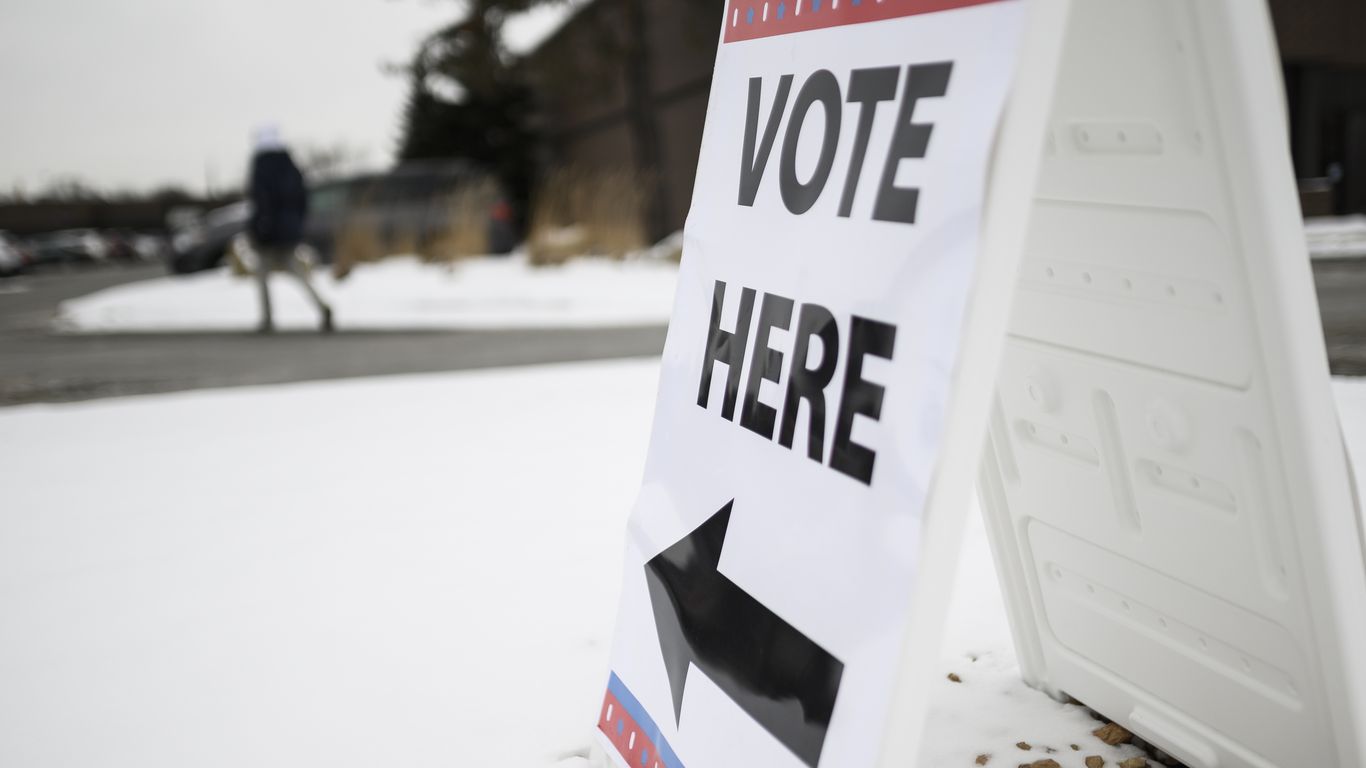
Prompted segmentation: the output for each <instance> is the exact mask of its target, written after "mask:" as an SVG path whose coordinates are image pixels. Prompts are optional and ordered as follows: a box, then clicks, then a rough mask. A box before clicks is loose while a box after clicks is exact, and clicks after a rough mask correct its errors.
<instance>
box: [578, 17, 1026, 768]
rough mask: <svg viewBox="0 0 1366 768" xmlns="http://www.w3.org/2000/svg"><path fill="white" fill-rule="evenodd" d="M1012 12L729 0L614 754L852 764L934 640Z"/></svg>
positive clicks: (624, 622)
mask: <svg viewBox="0 0 1366 768" xmlns="http://www.w3.org/2000/svg"><path fill="white" fill-rule="evenodd" d="M1023 18H1024V5H1023V3H1022V2H1020V1H1019V0H990V1H984V0H731V2H730V4H729V6H728V8H727V10H726V16H725V21H724V28H723V30H722V36H721V43H720V45H719V52H718V54H717V61H716V70H715V74H714V76H713V79H712V90H711V96H710V102H709V105H708V111H707V120H706V127H705V131H704V134H703V140H702V150H701V159H700V162H699V167H698V173H697V181H696V189H695V192H694V198H693V205H692V210H691V212H690V214H689V217H688V222H687V226H686V228H685V230H684V246H683V253H684V255H683V262H682V266H681V270H680V274H679V287H678V293H677V298H676V302H675V307H674V312H673V316H672V319H671V321H670V328H669V335H668V340H667V342H666V345H665V350H664V356H663V372H662V376H661V381H660V385H659V392H658V403H657V406H656V413H655V421H654V428H653V435H652V439H651V443H650V448H649V455H648V458H647V462H646V470H645V478H644V482H643V486H642V488H641V491H640V495H639V497H638V500H637V502H636V505H635V508H634V510H633V513H632V517H631V520H630V523H629V529H628V536H627V547H626V550H627V551H626V557H625V570H624V575H623V583H622V597H621V604H620V609H619V614H618V624H617V631H616V636H615V640H614V648H613V653H612V660H611V664H612V669H611V676H610V681H609V683H608V685H607V690H606V692H605V696H604V700H603V703H602V710H601V712H600V721H599V724H598V726H599V727H598V737H599V742H600V744H601V746H602V749H603V751H605V752H606V753H607V755H608V757H609V759H610V760H611V761H612V762H613V764H615V765H619V766H630V767H631V768H656V766H658V767H659V768H684V766H741V765H744V766H766V767H768V768H801V767H802V766H806V767H808V768H815V767H816V766H818V765H821V766H827V767H828V766H866V765H873V764H874V763H875V762H876V761H877V760H878V758H879V752H880V750H881V749H882V746H883V741H884V736H885V733H884V731H885V730H886V729H887V726H888V724H889V722H891V720H890V718H889V714H890V712H891V711H892V709H893V707H894V706H903V707H904V706H905V705H904V704H902V705H897V704H896V703H895V702H894V699H895V693H896V690H897V688H898V686H899V685H900V683H901V681H900V679H899V678H898V675H897V674H896V670H897V668H898V666H899V664H900V660H901V658H902V652H903V648H904V646H905V643H906V638H907V635H908V628H911V627H912V626H914V628H915V629H916V631H918V632H919V634H923V635H926V636H927V637H928V636H929V635H934V637H933V640H934V642H935V643H937V642H938V639H939V638H938V635H937V634H936V631H937V630H936V629H935V627H936V626H937V625H938V624H939V623H941V622H942V619H941V618H940V617H939V616H938V614H940V613H942V612H943V610H944V602H945V601H946V599H947V585H948V582H949V578H950V577H951V575H952V570H951V566H952V562H951V560H945V561H944V562H938V561H935V562H932V563H927V562H926V560H925V558H924V557H923V556H922V552H925V551H929V550H935V551H937V552H938V551H952V550H953V549H954V547H953V546H952V542H950V543H949V545H948V546H944V542H939V541H935V542H930V541H928V539H930V538H942V534H941V533H940V532H939V531H938V530H935V531H933V532H930V529H929V528H927V526H926V522H925V521H926V518H927V511H928V510H929V506H928V505H927V500H928V498H929V495H930V493H931V486H932V481H935V480H936V471H937V470H941V471H942V462H941V461H939V458H940V454H941V444H942V442H943V436H944V434H945V424H946V423H947V421H948V418H949V414H948V410H949V399H950V394H951V392H952V391H953V385H952V381H951V379H952V374H953V371H954V369H955V364H956V361H957V358H958V355H959V351H960V346H961V343H962V338H963V333H962V329H963V327H964V312H965V306H966V303H967V298H968V291H969V289H970V288H971V287H972V285H973V280H974V273H975V267H976V265H977V253H978V251H979V239H980V237H979V232H980V230H981V223H982V211H983V207H984V200H985V198H984V195H985V187H986V176H987V165H988V157H989V153H990V149H991V146H992V141H993V138H994V136H995V133H996V129H997V125H998V122H999V118H1000V114H1001V110H1002V105H1003V103H1004V101H1005V98H1006V94H1007V92H1008V90H1009V83H1010V79H1011V77H1012V75H1013V72H1014V67H1015V60H1016V50H1017V48H1018V45H1019V41H1020V37H1021V26H1022V20H1023ZM979 385H980V389H981V391H980V393H979V397H978V398H977V399H978V401H979V402H978V403H977V407H978V409H980V410H982V411H983V412H984V411H985V406H986V402H987V398H988V395H989V389H990V375H989V373H988V374H986V375H985V376H982V377H980V378H979ZM980 422H981V423H980V425H979V431H978V437H979V439H978V441H977V442H978V445H977V446H976V447H974V448H970V449H969V450H967V451H964V452H962V458H961V460H960V462H959V463H960V467H959V475H960V476H959V478H958V480H959V481H958V482H957V483H955V484H954V485H956V486H958V487H959V488H960V489H963V490H964V491H965V492H966V491H967V490H970V488H971V483H972V478H973V477H974V471H975V466H976V451H977V450H979V449H980V438H981V429H984V428H985V417H983V418H982V419H981V420H980ZM943 517H944V518H945V519H944V520H943V522H945V523H947V522H949V520H948V519H947V518H948V517H949V515H947V514H945V515H944V516H943ZM942 527H943V528H944V529H945V530H949V529H951V528H952V526H948V525H945V526H942ZM945 566H947V567H945ZM927 582H928V583H927ZM917 584H924V585H926V586H927V587H929V588H926V589H920V590H918V589H916V586H917ZM921 630H923V631H921ZM929 659H930V660H931V661H933V660H934V659H935V656H934V655H933V651H932V650H931V651H930V654H929ZM920 687H922V688H923V686H920Z"/></svg>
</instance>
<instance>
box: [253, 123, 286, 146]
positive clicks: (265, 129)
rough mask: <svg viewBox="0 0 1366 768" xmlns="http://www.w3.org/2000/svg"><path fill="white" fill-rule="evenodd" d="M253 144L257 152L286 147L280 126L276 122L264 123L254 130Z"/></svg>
mask: <svg viewBox="0 0 1366 768" xmlns="http://www.w3.org/2000/svg"><path fill="white" fill-rule="evenodd" d="M252 144H253V145H254V146H255V148H256V151H257V152H269V151H270V150H273V149H284V148H285V142H284V141H283V140H282V139H281V138H280V127H279V126H278V125H276V124H275V123H262V124H261V125H258V126H256V129H255V130H254V131H253V132H252Z"/></svg>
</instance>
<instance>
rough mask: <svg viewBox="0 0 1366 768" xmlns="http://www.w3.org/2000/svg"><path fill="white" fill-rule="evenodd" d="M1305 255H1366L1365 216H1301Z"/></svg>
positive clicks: (1331, 256) (1327, 256)
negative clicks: (1307, 249) (1302, 218)
mask: <svg viewBox="0 0 1366 768" xmlns="http://www.w3.org/2000/svg"><path fill="white" fill-rule="evenodd" d="M1304 235H1305V239H1306V240H1307V241H1308V243H1309V256H1310V258H1314V259H1352V258H1361V257H1363V256H1366V216H1363V215H1360V214H1357V215H1353V216H1324V217H1318V218H1310V219H1305V220H1304Z"/></svg>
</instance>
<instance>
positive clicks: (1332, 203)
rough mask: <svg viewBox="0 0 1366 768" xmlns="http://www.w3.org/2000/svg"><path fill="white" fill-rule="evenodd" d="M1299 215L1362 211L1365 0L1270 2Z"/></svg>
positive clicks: (1365, 193) (1365, 197)
mask: <svg viewBox="0 0 1366 768" xmlns="http://www.w3.org/2000/svg"><path fill="white" fill-rule="evenodd" d="M1270 7H1271V16H1272V20H1273V22H1274V24H1275V27H1276V40H1277V45H1278V47H1279V48H1280V52H1281V62H1282V65H1283V66H1284V71H1285V93H1286V102H1287V104H1286V106H1287V110H1288V112H1289V114H1288V116H1287V117H1288V119H1289V121H1290V142H1291V156H1292V157H1293V158H1294V161H1295V174H1296V175H1297V176H1299V177H1300V178H1301V179H1317V180H1320V181H1319V183H1317V184H1316V185H1315V189H1317V190H1319V191H1318V192H1317V193H1316V194H1315V197H1316V198H1317V199H1315V200H1313V201H1309V200H1306V202H1305V205H1304V207H1305V211H1306V213H1339V214H1341V213H1366V0H1271V2H1270Z"/></svg>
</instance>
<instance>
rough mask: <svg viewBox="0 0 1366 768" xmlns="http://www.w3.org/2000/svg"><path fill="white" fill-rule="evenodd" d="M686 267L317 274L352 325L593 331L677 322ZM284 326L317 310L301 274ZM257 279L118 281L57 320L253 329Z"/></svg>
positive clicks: (88, 325)
mask: <svg viewBox="0 0 1366 768" xmlns="http://www.w3.org/2000/svg"><path fill="white" fill-rule="evenodd" d="M677 275H678V268H677V265H676V264H673V263H672V262H668V261H661V260H652V259H633V260H628V261H614V260H609V259H598V258H584V259H576V260H574V261H571V262H569V263H568V264H565V265H563V266H558V267H533V266H531V265H530V264H529V263H528V262H527V260H526V259H525V258H522V257H520V256H512V257H506V258H487V259H478V260H471V261H465V262H460V263H458V264H457V265H455V266H453V267H452V266H446V265H437V264H423V263H422V262H420V261H418V260H417V259H416V258H396V259H390V260H387V261H384V262H381V263H379V264H367V265H362V266H361V267H359V268H357V269H356V270H355V271H354V272H353V273H352V274H351V276H350V277H348V278H347V279H346V280H342V281H337V280H334V279H332V277H331V275H330V274H324V273H319V274H317V275H316V276H315V283H316V285H317V287H318V289H319V291H320V292H321V293H323V294H324V295H325V296H327V297H328V299H329V301H330V302H331V303H332V304H333V307H334V310H335V312H336V317H337V325H338V327H339V328H341V329H344V330H345V329H353V330H439V329H480V330H482V329H498V328H588V327H603V326H626V325H654V324H664V323H667V322H668V319H669V311H670V310H671V309H672V306H673V293H674V284H675V281H676V279H677ZM271 295H272V297H273V299H274V302H273V303H274V309H275V320H276V324H277V325H278V326H279V327H280V328H282V329H285V330H296V329H297V330H303V329H311V328H314V327H316V325H317V315H316V313H315V312H314V310H313V307H312V306H311V304H309V302H308V300H307V298H306V297H305V296H304V294H303V292H302V291H301V290H300V288H299V286H298V285H297V284H295V283H294V282H293V279H292V278H291V277H290V276H288V275H285V274H276V275H273V276H272V294H271ZM257 312H258V309H257V294H256V285H255V283H254V282H253V280H252V278H249V277H234V276H232V275H231V274H230V273H229V272H228V271H227V270H226V269H219V270H214V271H211V272H204V273H199V274H195V275H188V276H169V275H168V276H166V277H160V278H155V279H152V280H145V281H141V282H136V283H129V284H127V285H120V286H116V287H114V288H109V289H106V290H103V291H99V292H97V293H93V294H90V295H88V296H83V297H81V298H78V299H73V300H70V301H66V302H63V303H62V305H61V307H60V309H59V312H58V317H57V320H56V321H55V323H56V325H55V327H56V328H57V330H60V331H63V332H66V333H148V332H187V331H234V330H249V329H251V328H253V327H254V326H255V324H256V322H257Z"/></svg>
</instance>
